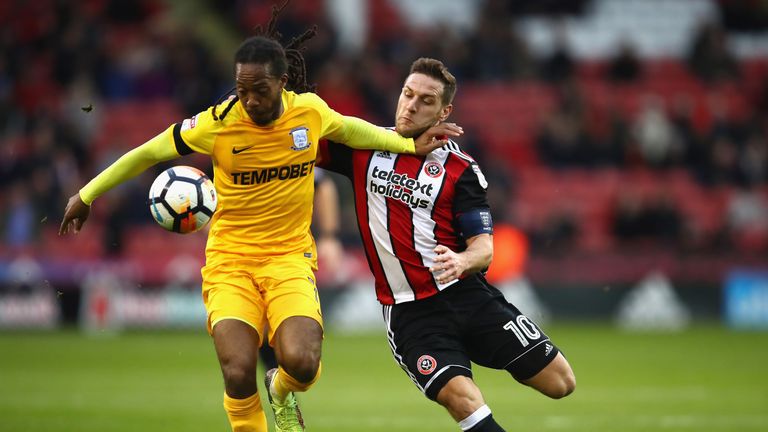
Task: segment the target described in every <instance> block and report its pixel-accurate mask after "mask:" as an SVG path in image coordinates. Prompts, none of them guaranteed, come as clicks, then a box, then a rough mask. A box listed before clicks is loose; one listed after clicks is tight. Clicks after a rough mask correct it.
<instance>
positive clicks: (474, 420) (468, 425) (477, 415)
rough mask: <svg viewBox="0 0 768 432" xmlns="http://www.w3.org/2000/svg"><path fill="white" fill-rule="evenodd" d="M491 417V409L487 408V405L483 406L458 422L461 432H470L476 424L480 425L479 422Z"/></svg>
mask: <svg viewBox="0 0 768 432" xmlns="http://www.w3.org/2000/svg"><path fill="white" fill-rule="evenodd" d="M489 415H491V409H490V408H488V405H483V406H481V407H480V408H478V409H477V410H476V411H475V412H473V413H472V414H470V415H469V416H468V417H467V418H465V419H464V420H462V421H460V422H459V427H460V428H461V430H463V431H465V430H470V429H472V428H473V427H475V425H476V424H478V423H480V421H481V420H482V419H484V418H486V417H488V416H489Z"/></svg>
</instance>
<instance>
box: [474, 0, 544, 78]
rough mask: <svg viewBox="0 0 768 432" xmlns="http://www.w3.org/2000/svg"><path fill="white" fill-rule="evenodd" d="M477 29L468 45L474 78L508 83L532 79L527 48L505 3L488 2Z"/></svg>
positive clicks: (501, 1) (481, 11)
mask: <svg viewBox="0 0 768 432" xmlns="http://www.w3.org/2000/svg"><path fill="white" fill-rule="evenodd" d="M475 29H476V30H475V33H474V34H473V35H472V36H471V40H470V43H469V46H470V49H469V52H470V53H471V55H472V58H471V61H470V64H471V65H473V71H472V78H474V79H477V80H485V81H506V80H510V79H516V78H521V77H527V76H532V75H533V61H532V60H531V56H530V53H529V51H528V47H527V45H526V43H525V40H524V39H523V38H521V37H520V36H519V35H518V34H517V32H516V31H515V28H514V22H513V20H512V16H511V15H510V12H509V8H508V5H507V2H506V1H504V0H489V1H487V2H486V3H485V4H484V5H483V8H482V9H481V10H480V13H479V15H478V21H477V23H476V25H475Z"/></svg>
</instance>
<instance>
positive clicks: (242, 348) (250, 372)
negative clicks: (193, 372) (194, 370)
mask: <svg viewBox="0 0 768 432" xmlns="http://www.w3.org/2000/svg"><path fill="white" fill-rule="evenodd" d="M213 343H214V345H215V347H216V355H217V356H218V358H219V365H221V373H222V375H223V376H224V389H225V394H224V409H225V410H226V411H227V417H228V418H229V423H230V425H231V426H232V430H233V431H234V432H266V431H267V418H266V415H265V414H264V409H263V408H262V406H261V400H260V398H259V395H258V393H257V387H256V362H257V358H258V349H259V334H258V333H257V332H256V330H254V328H253V327H251V326H250V325H248V324H246V323H244V322H242V321H239V320H234V319H225V320H222V321H219V322H218V323H216V325H215V326H214V327H213Z"/></svg>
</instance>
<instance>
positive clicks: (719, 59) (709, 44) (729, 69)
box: [688, 22, 739, 82]
mask: <svg viewBox="0 0 768 432" xmlns="http://www.w3.org/2000/svg"><path fill="white" fill-rule="evenodd" d="M688 66H689V67H690V68H691V71H693V73H694V74H695V75H696V76H698V77H699V78H700V79H702V80H704V81H707V82H714V81H720V80H731V79H736V78H738V77H739V66H738V62H737V60H736V57H735V56H734V55H733V54H732V53H731V52H730V50H729V48H728V41H727V38H726V34H725V31H724V30H723V28H722V27H721V26H720V25H719V24H717V23H714V22H705V23H703V24H702V25H701V27H700V28H699V30H698V32H697V33H696V34H695V35H694V38H693V42H692V44H691V48H690V50H689V53H688Z"/></svg>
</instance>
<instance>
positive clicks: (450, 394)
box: [437, 376, 504, 432]
mask: <svg viewBox="0 0 768 432" xmlns="http://www.w3.org/2000/svg"><path fill="white" fill-rule="evenodd" d="M437 402H438V403H439V404H440V405H442V406H444V407H445V409H447V410H448V413H449V414H451V417H453V419H454V420H456V422H457V423H458V424H459V427H461V430H464V431H472V432H499V431H502V432H503V431H504V429H502V428H501V426H499V424H498V423H496V421H495V420H494V419H493V416H492V415H491V410H490V409H489V408H488V406H487V405H486V404H485V401H484V400H483V395H482V393H480V389H479V388H478V387H477V385H476V384H475V382H474V381H472V379H471V378H469V377H465V376H455V377H453V378H451V379H450V380H449V381H448V382H447V383H446V384H445V386H444V387H443V388H442V389H440V392H439V393H438V394H437Z"/></svg>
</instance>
